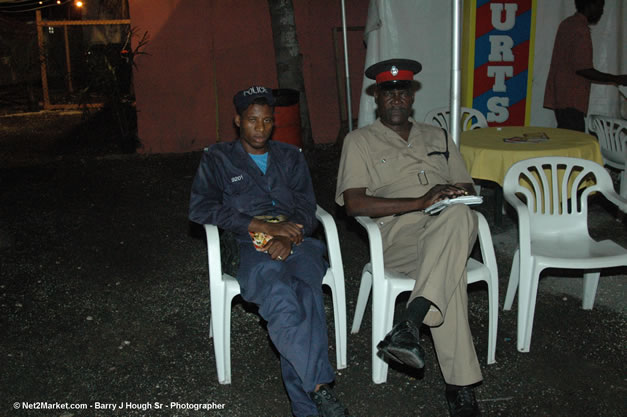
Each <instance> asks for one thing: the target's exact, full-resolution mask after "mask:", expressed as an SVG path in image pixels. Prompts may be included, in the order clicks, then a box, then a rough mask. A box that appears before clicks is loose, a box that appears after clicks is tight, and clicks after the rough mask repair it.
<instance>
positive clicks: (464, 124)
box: [425, 107, 488, 132]
mask: <svg viewBox="0 0 627 417" xmlns="http://www.w3.org/2000/svg"><path fill="white" fill-rule="evenodd" d="M450 113H451V109H450V108H448V107H442V108H440V109H433V110H431V111H430V112H429V113H427V115H426V116H425V123H428V124H431V125H434V126H438V127H441V128H443V129H446V131H447V132H450V131H451V122H450ZM459 116H460V123H461V125H460V127H461V130H462V132H465V131H467V130H472V129H479V128H482V127H488V121H487V120H486V118H485V116H484V115H483V114H482V113H481V112H480V111H479V110H475V109H472V108H470V107H462V108H461V111H460V115H459Z"/></svg>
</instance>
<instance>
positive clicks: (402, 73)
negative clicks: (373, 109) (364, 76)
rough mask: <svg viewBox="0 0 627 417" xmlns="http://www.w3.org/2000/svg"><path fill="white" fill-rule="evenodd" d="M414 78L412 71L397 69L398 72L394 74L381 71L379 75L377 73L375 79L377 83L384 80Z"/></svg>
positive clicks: (409, 79)
mask: <svg viewBox="0 0 627 417" xmlns="http://www.w3.org/2000/svg"><path fill="white" fill-rule="evenodd" d="M413 79H414V73H413V72H412V71H409V70H398V74H396V76H394V75H392V72H391V71H383V72H382V73H380V74H379V75H377V78H376V81H377V84H381V83H384V82H386V81H401V80H408V81H411V80H413Z"/></svg>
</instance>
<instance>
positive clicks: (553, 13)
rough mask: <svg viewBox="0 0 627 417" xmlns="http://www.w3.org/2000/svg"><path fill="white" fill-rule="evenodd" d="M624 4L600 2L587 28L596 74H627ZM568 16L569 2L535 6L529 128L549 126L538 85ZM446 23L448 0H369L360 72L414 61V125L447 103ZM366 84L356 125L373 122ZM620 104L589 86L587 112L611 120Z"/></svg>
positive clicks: (609, 90) (604, 89)
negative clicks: (417, 69)
mask: <svg viewBox="0 0 627 417" xmlns="http://www.w3.org/2000/svg"><path fill="white" fill-rule="evenodd" d="M625 3H627V2H625V1H624V0H606V2H605V12H604V14H603V17H602V19H601V21H600V22H599V23H598V24H597V25H596V26H592V42H593V45H594V64H595V68H597V69H598V70H600V71H604V72H610V73H614V74H619V73H620V74H622V73H627V62H626V61H627V60H626V59H625V57H627V43H626V42H624V40H625V39H627V36H626V35H627V25H626V24H625V22H627V4H625ZM574 12H575V5H574V0H551V1H538V2H537V15H536V16H537V17H536V47H535V54H534V69H533V71H534V76H533V82H532V97H531V99H532V102H531V103H532V104H531V125H534V126H549V127H552V126H555V117H554V115H553V112H552V111H550V110H547V109H544V108H543V107H542V104H543V101H544V87H545V84H546V78H547V74H548V71H549V65H550V61H551V53H552V51H553V41H554V39H555V33H556V32H557V27H558V25H559V23H560V22H561V21H562V20H563V19H564V18H566V17H567V16H570V15H572V14H573V13H574ZM451 25H452V16H451V3H450V2H449V1H442V0H371V1H370V5H369V11H368V22H367V24H366V34H365V38H366V39H365V40H366V43H367V45H368V49H367V52H366V62H365V65H364V70H365V69H366V68H367V67H369V66H370V65H372V64H374V63H376V62H379V61H382V60H385V59H391V58H409V59H415V60H417V61H419V62H420V63H421V64H422V66H423V69H422V72H421V73H420V74H418V75H417V76H416V79H417V80H418V81H419V82H420V83H421V88H420V90H419V91H418V93H417V94H416V100H415V103H414V118H416V120H418V121H421V120H422V119H424V116H425V114H426V113H427V112H428V111H429V110H431V109H433V108H436V107H447V106H449V105H450V103H449V100H450V68H451V48H452V46H451V45H452V40H451ZM462 36H465V35H464V34H462ZM462 65H463V63H462ZM372 84H373V81H372V80H370V79H368V78H365V77H364V81H363V84H362V94H361V98H360V103H359V120H358V127H362V126H365V125H368V124H370V123H372V122H373V121H374V120H375V109H376V106H375V103H374V100H373V98H372V95H371V93H370V94H369V92H368V91H367V89H368V87H370V86H371V85H372ZM621 100H624V99H621V98H620V94H619V91H618V89H617V88H616V87H615V86H603V85H593V88H592V92H591V94H590V108H589V113H590V114H604V115H609V116H613V117H616V116H618V115H619V114H620V104H621Z"/></svg>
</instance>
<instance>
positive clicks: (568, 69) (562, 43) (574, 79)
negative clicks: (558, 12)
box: [544, 0, 627, 132]
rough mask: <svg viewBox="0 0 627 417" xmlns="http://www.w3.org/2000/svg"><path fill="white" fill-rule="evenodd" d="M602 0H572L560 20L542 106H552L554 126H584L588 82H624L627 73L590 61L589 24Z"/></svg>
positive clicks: (599, 12) (596, 18) (597, 17)
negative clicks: (605, 69)
mask: <svg viewBox="0 0 627 417" xmlns="http://www.w3.org/2000/svg"><path fill="white" fill-rule="evenodd" d="M604 6H605V0H575V7H576V8H577V12H576V13H575V14H574V15H572V16H570V17H568V18H566V19H564V20H563V21H562V23H560V25H559V28H558V30H557V35H556V36H555V44H554V46H553V55H552V57H551V67H550V69H549V76H548V79H547V81H546V89H545V92H544V107H546V108H549V109H553V111H554V112H555V118H556V119H557V127H559V128H563V129H571V130H578V131H581V132H584V131H585V129H586V125H585V117H586V114H587V113H588V100H589V98H590V84H591V83H605V84H617V85H626V84H627V74H622V75H613V74H607V73H605V72H601V71H598V70H596V69H595V68H594V65H593V62H592V38H591V37H590V27H589V25H595V24H597V23H598V22H599V20H600V19H601V16H602V15H603V7H604Z"/></svg>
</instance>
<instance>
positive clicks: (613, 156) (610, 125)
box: [588, 115, 627, 198]
mask: <svg viewBox="0 0 627 417" xmlns="http://www.w3.org/2000/svg"><path fill="white" fill-rule="evenodd" d="M588 124H589V130H590V131H591V132H593V133H596V135H597V138H599V146H600V147H601V154H602V155H603V163H604V164H605V165H608V166H610V167H612V168H615V169H618V170H619V171H621V173H620V175H621V176H620V188H619V192H618V193H619V194H620V195H621V196H622V197H625V198H627V120H622V119H613V118H611V117H606V116H599V115H591V116H589V117H588Z"/></svg>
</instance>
